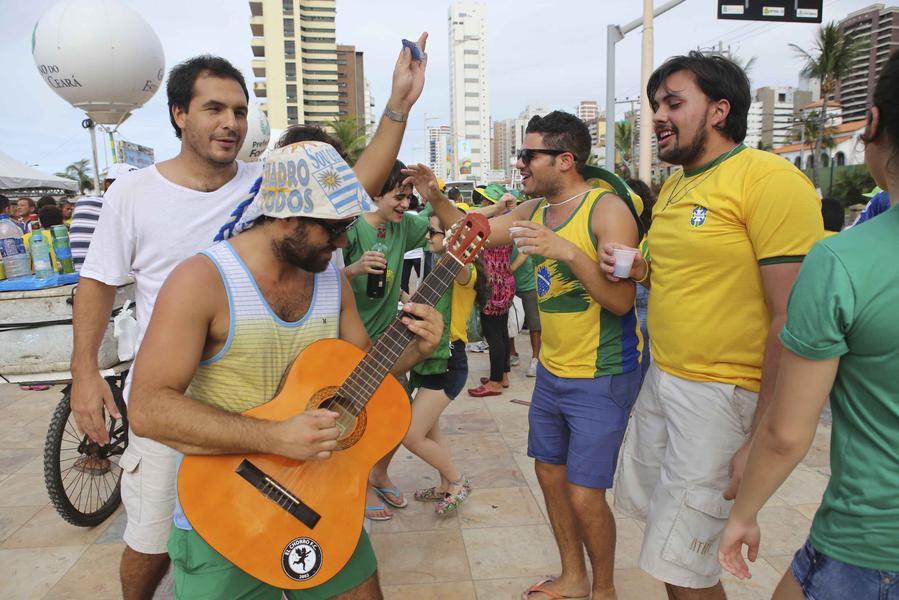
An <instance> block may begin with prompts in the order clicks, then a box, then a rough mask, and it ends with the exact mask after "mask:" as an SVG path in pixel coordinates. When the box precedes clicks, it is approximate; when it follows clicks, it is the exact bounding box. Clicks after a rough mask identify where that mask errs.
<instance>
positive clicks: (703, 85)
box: [646, 50, 752, 142]
mask: <svg viewBox="0 0 899 600" xmlns="http://www.w3.org/2000/svg"><path fill="white" fill-rule="evenodd" d="M678 71H689V72H690V73H692V74H693V76H694V77H695V78H696V85H698V86H699V89H701V90H702V93H703V94H705V95H706V96H708V97H709V98H711V99H712V100H714V101H718V100H727V101H728V102H730V112H729V113H728V114H727V119H725V121H724V125H723V126H721V130H722V131H723V132H724V134H725V135H727V137H729V138H730V139H732V140H733V141H735V142H742V141H743V139H744V138H745V137H746V122H747V119H748V116H749V105H750V104H751V103H752V94H751V92H750V91H749V78H748V77H746V73H745V72H744V71H743V69H741V68H740V66H739V65H737V63H735V62H733V61H732V60H728V59H726V58H724V57H723V56H717V55H711V56H706V55H705V54H703V53H702V52H699V51H697V50H692V51H691V52H690V53H689V54H688V55H686V56H672V57H671V58H669V59H668V60H666V61H665V63H664V64H663V65H662V66H661V67H659V68H658V69H656V70H655V71H653V73H652V75H651V76H650V77H649V82H648V83H647V84H646V95H647V97H648V98H649V104H650V105H651V106H652V110H654V111H656V110H658V109H659V104H658V102H656V99H655V97H656V92H657V91H658V90H659V88H660V87H661V86H662V84H663V83H664V82H665V80H666V79H668V77H669V76H671V75H673V74H674V73H676V72H678Z"/></svg>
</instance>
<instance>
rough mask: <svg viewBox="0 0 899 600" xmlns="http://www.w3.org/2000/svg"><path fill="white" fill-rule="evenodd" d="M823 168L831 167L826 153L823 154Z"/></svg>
mask: <svg viewBox="0 0 899 600" xmlns="http://www.w3.org/2000/svg"><path fill="white" fill-rule="evenodd" d="M821 166H822V167H829V166H830V157H829V156H827V154H825V153H824V152H822V153H821Z"/></svg>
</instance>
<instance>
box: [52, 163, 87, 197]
mask: <svg viewBox="0 0 899 600" xmlns="http://www.w3.org/2000/svg"><path fill="white" fill-rule="evenodd" d="M55 175H56V176H57V177H66V178H68V179H74V180H75V181H77V182H78V190H79V192H80V193H82V194H83V193H84V192H85V191H87V190H92V189H94V175H93V173H92V171H91V167H90V161H89V160H88V159H86V158H82V159H81V160H76V161H75V162H73V163H72V164H70V165H68V166H67V167H66V168H65V171H62V172H60V173H56V174H55Z"/></svg>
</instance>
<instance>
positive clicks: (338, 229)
mask: <svg viewBox="0 0 899 600" xmlns="http://www.w3.org/2000/svg"><path fill="white" fill-rule="evenodd" d="M307 219H308V220H309V221H313V222H315V223H318V224H319V225H321V226H322V227H324V228H325V231H327V232H328V238H329V240H331V241H333V240H336V239H337V238H339V237H340V236H342V235H343V234H345V233H346V232H347V231H349V230H350V229H352V228H353V227H354V226H355V225H356V221H358V220H359V217H353V218H352V219H347V220H345V221H325V220H323V219H310V218H307Z"/></svg>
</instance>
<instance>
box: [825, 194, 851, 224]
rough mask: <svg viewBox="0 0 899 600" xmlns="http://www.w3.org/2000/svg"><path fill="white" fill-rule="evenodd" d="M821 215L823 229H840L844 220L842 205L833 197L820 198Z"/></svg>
mask: <svg viewBox="0 0 899 600" xmlns="http://www.w3.org/2000/svg"><path fill="white" fill-rule="evenodd" d="M821 216H822V217H823V219H824V230H825V231H842V230H843V224H844V223H845V221H846V215H845V214H844V213H843V205H842V204H840V203H839V201H838V200H835V199H833V198H822V199H821Z"/></svg>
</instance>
